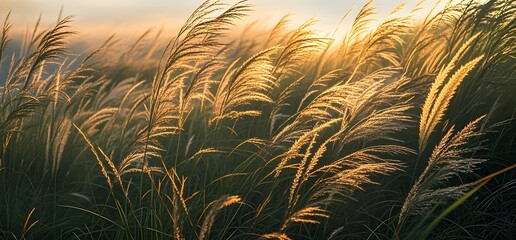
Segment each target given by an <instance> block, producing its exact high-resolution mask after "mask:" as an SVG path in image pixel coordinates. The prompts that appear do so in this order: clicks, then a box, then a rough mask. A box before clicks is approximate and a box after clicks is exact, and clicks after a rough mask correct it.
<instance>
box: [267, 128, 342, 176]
mask: <svg viewBox="0 0 516 240" xmlns="http://www.w3.org/2000/svg"><path fill="white" fill-rule="evenodd" d="M339 121H341V119H338V118H337V119H332V120H330V121H327V122H325V123H322V124H320V125H318V126H316V127H315V128H313V129H312V130H310V131H306V132H303V134H302V135H301V136H300V137H299V138H297V139H296V140H295V142H294V143H293V144H292V145H291V146H290V148H289V149H288V151H287V152H285V153H283V154H281V155H279V156H277V157H275V158H273V159H272V160H270V161H269V162H272V161H274V160H276V159H277V158H281V161H280V162H279V163H278V165H277V166H276V168H275V169H274V172H275V174H274V177H278V176H279V175H280V174H281V172H282V171H283V169H284V168H285V166H286V165H287V163H288V162H289V161H290V160H292V159H294V158H296V157H298V156H303V155H302V154H300V150H301V148H302V147H303V146H304V145H306V144H307V143H308V141H309V139H310V138H312V137H313V136H316V135H317V134H319V133H320V132H322V131H323V130H325V129H327V128H329V127H331V126H333V125H334V124H336V123H338V122H339ZM282 135H283V134H281V135H280V136H276V137H275V139H273V143H274V142H278V141H279V140H281V138H280V137H282Z"/></svg>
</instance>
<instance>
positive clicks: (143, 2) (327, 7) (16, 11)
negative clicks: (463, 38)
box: [0, 0, 436, 35]
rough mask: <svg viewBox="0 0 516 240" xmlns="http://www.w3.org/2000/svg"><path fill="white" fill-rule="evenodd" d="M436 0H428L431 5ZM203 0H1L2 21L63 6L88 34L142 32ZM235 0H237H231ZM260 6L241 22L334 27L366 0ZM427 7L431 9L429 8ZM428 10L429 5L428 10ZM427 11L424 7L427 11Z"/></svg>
mask: <svg viewBox="0 0 516 240" xmlns="http://www.w3.org/2000/svg"><path fill="white" fill-rule="evenodd" d="M435 1H436V0H427V2H426V3H425V4H424V7H425V9H428V10H429V9H430V8H431V7H432V6H433V5H434V3H435ZM202 2H203V1H202V0H0V19H1V20H0V21H1V22H3V19H4V18H5V16H6V15H7V13H8V12H9V11H11V12H12V13H11V22H12V23H13V25H14V27H15V28H16V29H17V30H20V29H28V28H30V27H32V26H33V25H34V23H35V22H36V20H37V18H38V16H39V15H40V14H42V19H43V23H44V24H47V25H48V24H53V23H55V21H56V19H57V16H58V14H59V11H60V9H61V6H63V10H64V11H63V15H74V16H75V18H74V22H73V24H72V25H73V26H74V27H75V29H78V30H79V31H80V32H81V33H82V34H85V33H86V34H88V33H90V34H91V32H97V33H101V34H106V32H111V33H114V32H116V33H117V34H120V33H124V34H133V35H138V34H141V33H142V32H143V31H145V30H146V29H149V28H152V27H153V28H156V29H157V28H160V27H164V28H165V29H171V30H172V29H177V28H178V27H179V26H181V25H182V24H183V22H184V21H185V20H186V19H187V17H188V16H189V15H190V14H191V13H192V11H193V10H194V9H195V8H196V7H197V6H198V5H199V4H201V3H202ZM223 2H226V3H234V2H235V0H225V1H223ZM249 2H250V3H251V4H253V5H254V11H253V12H252V13H251V16H249V17H246V18H244V19H243V20H242V21H240V22H239V23H238V24H239V25H246V24H250V23H251V22H253V21H256V22H258V23H259V24H260V25H263V27H266V26H271V25H273V24H274V23H276V22H277V21H278V20H279V19H280V18H281V17H282V16H283V15H285V14H287V13H292V14H293V16H292V17H291V19H292V27H296V26H298V25H300V24H301V23H303V22H304V21H306V20H308V19H309V18H311V17H315V18H316V19H318V20H319V23H318V25H317V29H319V30H321V31H324V32H331V31H333V30H334V29H335V27H336V26H337V25H338V22H339V21H340V19H341V17H342V16H343V15H344V14H345V13H346V12H347V11H348V10H350V9H351V8H353V9H354V11H353V12H352V14H351V16H350V17H348V19H347V20H346V22H345V24H351V22H352V21H353V18H354V16H355V14H356V12H357V11H358V10H359V9H360V8H361V7H362V6H363V5H364V3H365V2H366V0H251V1H249ZM403 2H407V5H406V6H405V8H404V9H405V10H404V12H405V13H407V12H409V11H410V10H411V9H412V8H413V7H414V6H415V5H416V3H417V2H418V1H417V0H407V1H404V0H376V1H375V2H374V4H373V5H374V6H376V7H377V12H378V16H377V17H376V19H378V20H382V19H383V18H384V17H385V16H386V14H387V13H388V12H390V11H391V10H392V9H393V8H395V7H396V6H398V5H399V4H400V3H403ZM428 10H427V11H428ZM424 12H426V11H424ZM421 14H422V15H424V14H423V12H422V13H421Z"/></svg>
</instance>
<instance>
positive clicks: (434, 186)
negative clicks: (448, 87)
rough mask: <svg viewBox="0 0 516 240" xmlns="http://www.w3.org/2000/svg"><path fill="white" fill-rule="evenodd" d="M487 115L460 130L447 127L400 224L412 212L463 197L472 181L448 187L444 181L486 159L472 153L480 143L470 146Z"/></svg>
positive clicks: (412, 189)
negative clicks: (478, 127) (480, 123)
mask: <svg viewBox="0 0 516 240" xmlns="http://www.w3.org/2000/svg"><path fill="white" fill-rule="evenodd" d="M484 117H485V116H482V117H479V118H477V119H476V120H474V121H472V122H470V123H469V124H467V125H466V126H465V127H464V128H463V129H462V130H460V131H458V132H455V131H454V127H453V126H452V127H451V128H450V130H448V132H447V133H446V135H445V136H444V137H443V138H442V139H441V141H440V142H439V144H438V145H437V146H436V147H435V148H434V150H433V152H432V155H431V156H430V158H429V159H428V165H427V166H426V168H425V170H424V171H423V172H422V173H421V175H420V176H419V178H418V180H417V181H416V183H415V184H414V185H413V186H412V188H411V189H410V192H409V194H408V196H407V197H406V198H405V201H404V203H403V206H402V208H401V211H400V214H399V219H398V225H401V224H402V223H403V222H404V221H405V219H406V218H407V217H408V216H409V215H416V214H423V213H426V212H428V210H430V209H431V208H433V207H434V206H436V205H438V204H441V203H443V202H445V201H447V200H450V199H451V200H454V199H457V198H459V197H461V196H462V195H464V193H465V192H466V191H467V190H468V189H469V188H470V187H471V184H462V185H458V186H446V185H445V183H447V182H448V181H449V180H450V179H452V178H454V177H460V176H461V174H468V173H472V172H473V170H474V169H475V168H476V167H477V166H478V165H479V164H480V163H482V162H484V161H485V159H479V158H475V157H471V156H470V155H472V154H473V153H474V152H476V151H477V150H479V149H481V147H480V146H468V144H469V142H470V141H472V140H473V139H474V138H476V137H478V136H480V135H482V134H483V133H482V131H480V130H476V128H477V126H478V124H479V122H480V121H481V120H482V119H483V118H484ZM400 227H401V226H400Z"/></svg>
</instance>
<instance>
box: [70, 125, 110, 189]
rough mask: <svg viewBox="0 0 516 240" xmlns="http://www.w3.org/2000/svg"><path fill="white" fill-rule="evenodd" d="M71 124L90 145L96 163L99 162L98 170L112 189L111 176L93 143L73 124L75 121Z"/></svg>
mask: <svg viewBox="0 0 516 240" xmlns="http://www.w3.org/2000/svg"><path fill="white" fill-rule="evenodd" d="M73 126H74V127H75V129H77V131H78V132H79V134H81V136H82V138H83V139H84V141H86V143H87V144H88V146H89V147H90V150H91V152H92V153H93V155H95V159H97V163H98V164H99V166H100V170H101V172H102V175H104V178H105V179H106V182H107V184H108V186H109V188H110V189H113V184H112V183H111V178H110V177H109V175H108V172H107V170H106V167H105V166H104V163H103V162H102V160H101V159H100V156H99V154H98V153H97V150H96V149H95V147H94V146H93V144H92V143H91V141H90V140H89V139H88V137H87V136H86V134H84V132H82V130H81V129H80V128H79V127H78V126H77V125H75V123H74V124H73Z"/></svg>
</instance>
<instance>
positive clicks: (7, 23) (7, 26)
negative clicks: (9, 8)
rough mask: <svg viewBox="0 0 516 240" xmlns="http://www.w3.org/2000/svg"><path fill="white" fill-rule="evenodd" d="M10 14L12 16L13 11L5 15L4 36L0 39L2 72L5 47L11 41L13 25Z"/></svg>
mask: <svg viewBox="0 0 516 240" xmlns="http://www.w3.org/2000/svg"><path fill="white" fill-rule="evenodd" d="M10 16H11V12H9V13H7V16H6V17H5V20H4V25H3V27H2V38H1V39H0V72H1V70H2V65H3V64H2V63H3V61H4V58H3V57H4V56H3V54H4V52H5V49H6V48H7V45H8V44H9V42H10V41H11V40H10V39H9V30H10V29H11V27H12V24H11V21H10V20H9V18H10Z"/></svg>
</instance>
